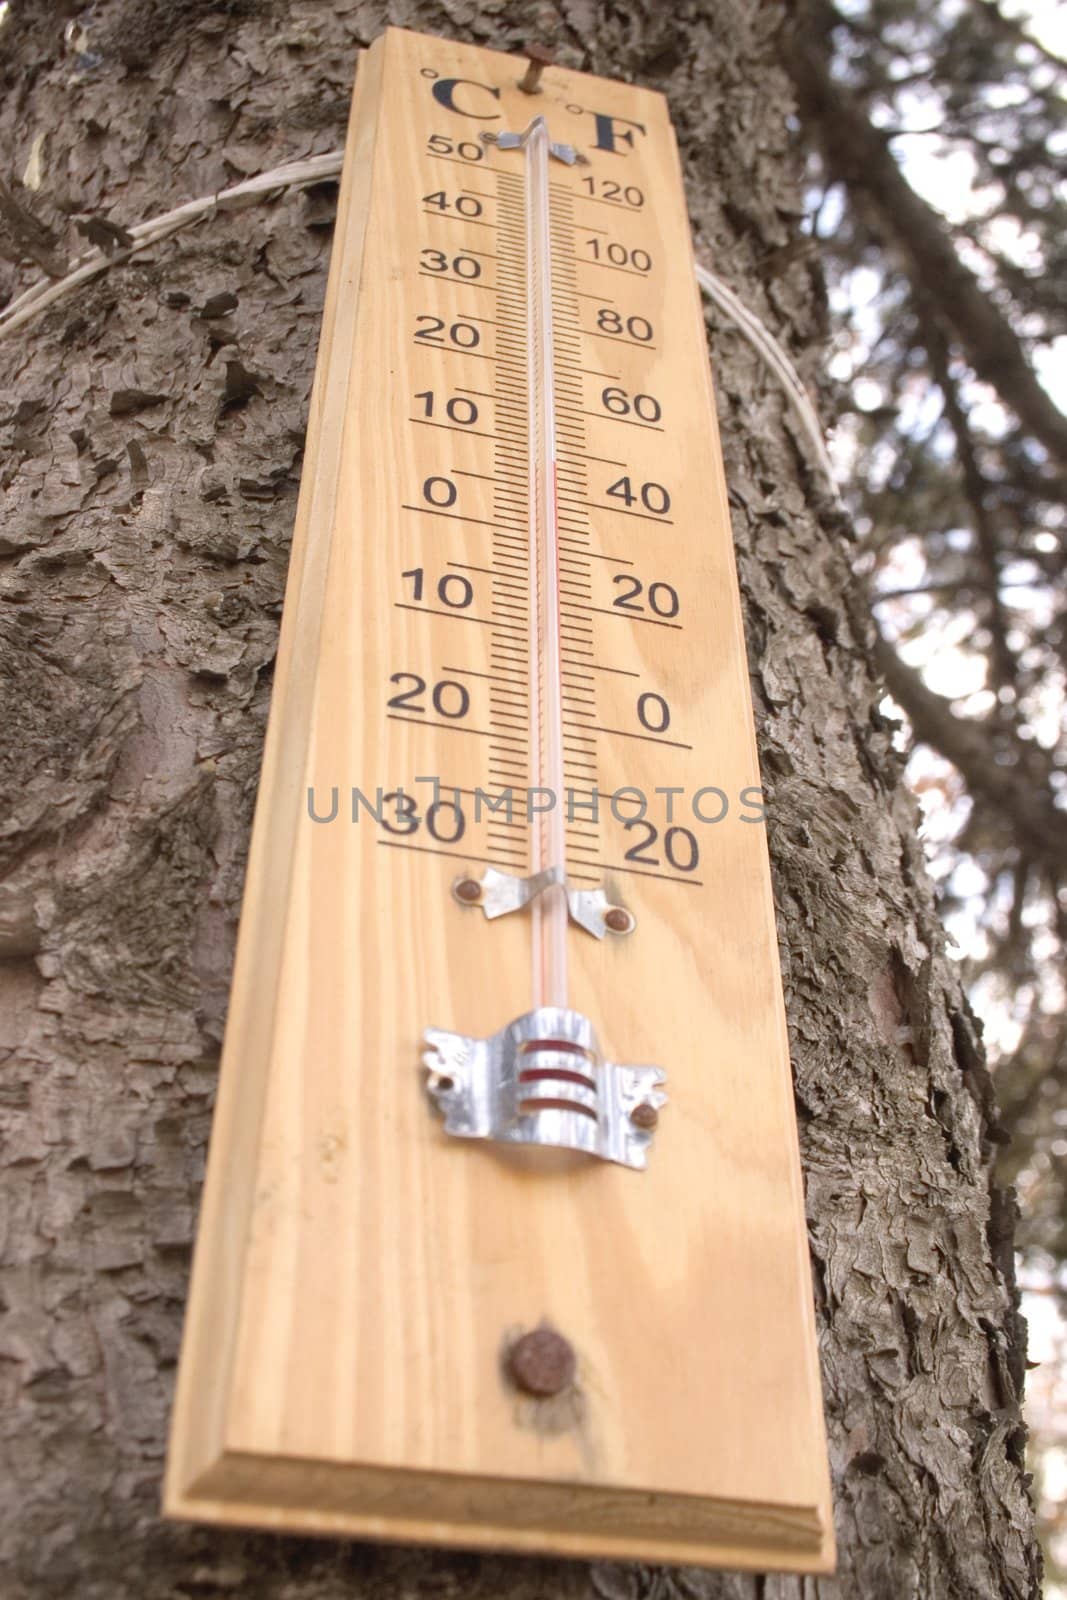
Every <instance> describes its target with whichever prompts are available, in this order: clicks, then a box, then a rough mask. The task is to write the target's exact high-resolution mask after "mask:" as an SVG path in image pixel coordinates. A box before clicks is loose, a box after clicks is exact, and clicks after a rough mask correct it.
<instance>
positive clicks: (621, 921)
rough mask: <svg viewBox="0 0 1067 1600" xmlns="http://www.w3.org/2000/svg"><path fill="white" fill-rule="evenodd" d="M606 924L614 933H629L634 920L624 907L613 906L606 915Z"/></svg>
mask: <svg viewBox="0 0 1067 1600" xmlns="http://www.w3.org/2000/svg"><path fill="white" fill-rule="evenodd" d="M604 924H605V926H606V927H608V928H610V929H611V931H612V933H629V932H630V929H631V928H632V927H633V925H634V919H633V917H632V916H631V915H630V913H629V912H628V911H627V910H626V909H625V907H624V906H612V908H611V910H610V911H608V912H606V913H605V915H604Z"/></svg>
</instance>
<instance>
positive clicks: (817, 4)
mask: <svg viewBox="0 0 1067 1600" xmlns="http://www.w3.org/2000/svg"><path fill="white" fill-rule="evenodd" d="M792 16H793V22H792V25H791V27H790V29H789V32H788V35H787V37H786V40H785V43H786V49H785V50H784V52H783V61H784V63H785V65H786V66H787V68H788V70H789V72H790V74H791V76H792V78H793V81H794V84H795V87H796V91H797V99H798V105H799V111H800V116H799V124H798V131H799V134H800V137H801V138H802V139H803V141H804V143H805V145H806V147H807V149H808V151H809V152H810V186H811V188H810V199H811V214H810V230H811V234H812V251H813V261H814V262H816V263H817V267H816V270H821V271H823V272H824V273H825V274H826V277H827V286H828V290H829V295H830V305H831V311H832V315H833V319H834V322H833V357H832V363H831V376H832V378H833V379H835V380H836V387H835V391H834V400H835V402H836V408H837V421H836V428H835V430H834V441H833V449H834V457H835V464H836V467H837V470H838V477H839V481H840V483H841V486H842V489H843V492H844V494H845V497H846V499H847V501H848V504H849V509H850V511H851V512H852V515H853V517H854V519H855V523H856V527H857V529H858V533H859V544H858V550H857V558H856V564H857V570H858V572H859V574H860V575H861V576H862V578H863V580H864V582H865V584H866V586H867V589H868V592H869V595H870V602H871V610H872V614H873V617H874V619H875V623H876V626H877V630H878V634H879V639H880V644H879V653H880V657H881V665H882V668H883V671H884V673H885V676H886V681H887V683H888V686H889V689H890V691H891V695H892V699H893V700H894V701H895V702H896V706H897V708H898V709H899V710H900V711H902V712H903V713H904V714H905V717H906V721H905V725H904V731H903V733H902V737H904V738H906V740H907V748H908V750H909V767H908V771H909V776H910V779H911V782H912V784H913V786H914V788H915V790H916V792H917V793H918V794H919V796H920V799H921V802H922V806H923V810H924V813H925V818H926V822H925V829H924V832H925V836H926V839H927V845H928V853H929V856H930V861H931V866H932V870H933V872H934V875H935V878H936V880H937V883H938V886H939V893H940V897H941V905H942V912H943V915H944V918H945V921H946V924H947V926H948V929H949V932H950V934H951V936H952V938H953V940H954V941H955V946H956V954H957V955H958V958H959V959H960V961H961V963H962V965H963V969H964V974H965V978H966V982H967V985H968V989H969V992H970V996H971V1000H972V1003H973V1005H974V1007H975V1009H976V1011H977V1012H978V1014H979V1016H980V1017H981V1018H982V1020H983V1023H984V1026H985V1037H986V1043H987V1048H988V1050H989V1054H990V1061H991V1065H992V1067H993V1069H994V1073H995V1078H996V1083H997V1090H998V1098H999V1103H1000V1108H1001V1120H1002V1123H1003V1136H1004V1140H1005V1143H1004V1145H1003V1147H1002V1154H1001V1158H1000V1166H1001V1171H1000V1178H1001V1181H1002V1182H1003V1183H1005V1184H1013V1185H1015V1186H1016V1188H1017V1190H1018V1195H1019V1201H1020V1206H1021V1216H1020V1221H1019V1228H1018V1239H1017V1243H1018V1249H1019V1254H1020V1281H1021V1283H1022V1286H1023V1290H1024V1297H1023V1298H1024V1310H1025V1311H1026V1312H1027V1314H1028V1317H1029V1320H1030V1324H1031V1357H1032V1359H1033V1358H1038V1360H1039V1364H1038V1365H1037V1366H1036V1367H1035V1368H1034V1370H1032V1371H1031V1374H1030V1383H1029V1389H1030V1400H1029V1403H1028V1420H1029V1423H1030V1427H1031V1432H1032V1470H1033V1471H1034V1474H1035V1479H1036V1484H1035V1492H1036V1493H1037V1495H1038V1499H1039V1508H1040V1513H1041V1518H1042V1523H1043V1535H1044V1544H1045V1551H1046V1562H1047V1567H1048V1580H1049V1593H1050V1594H1064V1595H1067V1404H1065V1402H1067V1367H1065V1365H1064V1362H1065V1360H1067V1163H1065V1161H1064V1156H1065V1155H1067V993H1065V972H1064V954H1065V947H1067V892H1065V879H1067V733H1065V716H1064V711H1065V704H1067V691H1065V668H1067V607H1065V585H1064V555H1065V543H1067V517H1065V511H1067V415H1065V413H1064V407H1065V405H1067V229H1065V224H1067V190H1065V188H1064V177H1065V168H1067V119H1065V116H1064V101H1065V96H1067V59H1065V57H1067V10H1065V8H1064V7H1063V6H1062V5H1055V4H1050V3H1041V0H1014V3H1013V0H925V3H924V0H840V3H839V4H837V5H836V6H835V5H832V4H826V3H824V0H799V3H798V4H796V5H794V7H793V8H792Z"/></svg>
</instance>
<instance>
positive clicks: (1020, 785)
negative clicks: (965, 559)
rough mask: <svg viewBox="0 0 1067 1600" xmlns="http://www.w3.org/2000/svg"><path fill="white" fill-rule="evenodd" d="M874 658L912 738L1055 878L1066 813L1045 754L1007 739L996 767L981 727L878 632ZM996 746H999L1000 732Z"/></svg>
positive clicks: (1063, 849)
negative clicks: (954, 773) (951, 770)
mask: <svg viewBox="0 0 1067 1600" xmlns="http://www.w3.org/2000/svg"><path fill="white" fill-rule="evenodd" d="M875 654H876V657H877V661H878V665H879V667H880V668H881V670H882V674H883V676H884V677H885V681H886V685H887V687H888V689H889V692H890V694H891V695H892V696H893V698H894V700H896V701H897V702H898V703H899V704H900V705H901V706H902V707H903V708H904V710H905V711H906V712H907V714H908V716H909V718H910V719H911V723H912V726H913V728H914V729H915V734H916V737H917V738H919V739H920V740H921V741H922V742H923V744H928V745H931V746H932V748H933V749H935V750H937V751H939V752H940V754H941V755H943V756H944V757H945V759H946V760H948V761H951V762H952V765H953V766H954V767H956V768H957V769H958V771H959V772H960V773H961V774H962V776H963V779H964V781H965V783H966V784H967V787H968V789H969V790H970V792H971V794H972V795H973V797H974V799H975V800H976V801H977V802H982V801H984V802H985V803H986V804H987V805H989V806H991V807H992V808H993V809H994V810H995V811H997V812H998V813H999V814H1000V816H1001V817H1002V818H1003V819H1004V821H1005V823H1006V824H1007V826H1008V827H1009V828H1010V829H1011V831H1012V832H1013V833H1014V834H1015V836H1016V837H1017V839H1018V840H1019V844H1020V848H1021V849H1022V850H1023V851H1024V852H1025V853H1026V855H1027V856H1028V858H1029V859H1030V860H1032V861H1035V862H1037V863H1039V864H1040V865H1041V866H1043V867H1044V868H1045V869H1046V871H1047V872H1048V873H1050V874H1051V876H1052V877H1053V880H1056V879H1058V878H1059V877H1061V876H1062V874H1063V869H1064V862H1065V861H1067V811H1061V810H1060V809H1059V808H1058V807H1057V806H1056V805H1055V803H1054V801H1053V797H1052V771H1051V763H1050V762H1049V760H1048V756H1047V753H1046V752H1045V751H1043V750H1042V749H1041V748H1040V747H1039V746H1038V745H1032V744H1024V743H1023V742H1022V741H1021V740H1019V739H1017V738H1015V737H1014V736H1008V738H1007V748H1008V749H1009V750H1010V753H1011V755H1012V757H1013V759H1012V761H1011V762H1010V764H1009V763H1004V764H1002V763H1001V762H999V761H998V760H997V759H996V755H997V751H996V750H995V749H994V741H993V740H992V739H991V738H990V737H989V735H988V732H987V730H986V729H985V728H983V726H982V724H981V723H978V722H975V721H974V720H973V719H971V718H968V717H959V716H957V715H956V713H955V711H954V709H953V706H952V702H951V700H946V699H945V697H944V695H940V694H935V693H934V691H933V690H932V689H928V688H927V687H926V684H925V683H924V682H923V681H922V678H921V677H920V676H919V674H918V673H917V672H916V671H915V669H914V668H913V667H909V666H908V665H907V664H906V662H904V661H902V660H901V659H900V656H899V655H898V654H897V652H896V650H895V649H894V648H893V646H892V645H891V644H890V643H889V641H888V640H887V639H884V638H883V637H882V636H881V634H879V635H878V637H877V640H876V645H875ZM997 744H998V745H999V746H1000V747H1001V748H1003V747H1004V745H1005V736H1004V735H1003V734H1000V736H999V738H998V740H997ZM1042 769H1043V770H1042Z"/></svg>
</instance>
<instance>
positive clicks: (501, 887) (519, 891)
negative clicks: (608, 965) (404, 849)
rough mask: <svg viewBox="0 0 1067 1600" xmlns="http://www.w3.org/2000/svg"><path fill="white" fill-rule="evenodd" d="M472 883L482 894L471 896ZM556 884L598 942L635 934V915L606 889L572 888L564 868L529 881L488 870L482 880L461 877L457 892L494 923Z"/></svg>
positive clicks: (548, 870)
mask: <svg viewBox="0 0 1067 1600" xmlns="http://www.w3.org/2000/svg"><path fill="white" fill-rule="evenodd" d="M468 884H471V885H475V886H476V887H477V889H478V891H479V892H478V893H477V894H475V893H474V890H473V889H471V890H470V891H469V893H468V892H467V885H468ZM554 884H561V885H562V886H563V889H564V892H565V893H566V896H567V910H568V911H569V913H570V917H571V921H572V922H576V923H577V924H578V926H579V927H580V928H584V929H585V931H586V933H591V934H592V935H593V937H594V939H603V938H604V937H605V935H606V934H608V933H609V932H610V933H630V932H632V930H633V928H634V926H635V920H634V916H633V913H632V912H629V911H627V910H626V909H625V908H624V907H622V906H617V905H615V904H613V902H612V901H611V900H609V899H608V897H607V895H606V894H605V892H604V890H603V889H572V888H569V887H568V885H567V879H566V877H565V875H564V872H563V868H562V867H548V868H546V870H545V871H544V872H534V873H531V874H530V876H529V877H528V878H517V877H514V876H513V875H512V874H511V873H510V872H498V871H497V869H496V868H495V867H486V869H485V871H484V872H483V873H482V876H481V877H480V878H470V877H466V876H464V877H460V878H457V879H456V882H455V883H454V884H453V892H454V893H455V895H456V898H457V899H458V900H459V902H460V904H461V905H469V906H481V908H482V910H483V911H484V912H485V914H486V916H487V917H488V918H489V920H490V921H493V920H494V918H496V917H506V916H507V915H508V913H509V912H511V911H521V910H522V908H523V906H527V905H529V903H530V901H531V900H535V899H536V898H537V896H538V895H539V894H544V892H545V890H546V889H551V888H552V887H553V885H554ZM609 916H610V920H609Z"/></svg>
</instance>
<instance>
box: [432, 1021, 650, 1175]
mask: <svg viewBox="0 0 1067 1600" xmlns="http://www.w3.org/2000/svg"><path fill="white" fill-rule="evenodd" d="M425 1039H426V1045H427V1049H426V1052H425V1054H424V1055H423V1058H422V1061H423V1065H424V1067H425V1068H426V1069H427V1071H428V1073H429V1079H428V1083H427V1087H428V1089H429V1093H430V1096H431V1098H432V1100H433V1101H434V1103H435V1105H436V1106H437V1108H438V1109H439V1110H440V1111H441V1112H443V1114H444V1119H445V1132H446V1133H451V1134H455V1135H456V1136H457V1137H458V1138H461V1139H494V1140H497V1141H499V1142H501V1143H504V1144H524V1145H550V1146H555V1147H556V1148H561V1149H564V1150H580V1151H584V1152H585V1153H586V1154H588V1155H592V1156H599V1157H600V1158H601V1159H602V1160H604V1161H615V1162H618V1163H619V1164H620V1165H621V1166H624V1167H633V1168H636V1169H638V1170H641V1169H643V1168H644V1167H645V1165H646V1152H647V1150H648V1146H649V1144H650V1143H651V1141H652V1131H653V1129H654V1127H655V1125H656V1122H657V1120H658V1117H659V1111H660V1108H661V1107H662V1106H664V1105H666V1103H667V1096H666V1095H665V1094H664V1093H663V1091H662V1090H661V1088H660V1087H659V1086H660V1084H662V1083H664V1082H665V1074H664V1072H663V1071H662V1069H661V1068H659V1067H651V1066H621V1065H619V1064H618V1063H617V1062H614V1061H606V1060H605V1059H604V1057H603V1055H602V1054H601V1051H600V1045H599V1043H598V1041H597V1036H596V1032H595V1030H594V1028H593V1025H592V1023H591V1022H590V1021H589V1019H588V1018H587V1017H585V1016H583V1015H582V1013H581V1012H580V1011H569V1010H563V1009H561V1008H559V1007H556V1006H540V1007H538V1008H537V1010H535V1011H528V1012H527V1013H526V1014H525V1016H522V1017H518V1018H516V1020H515V1021H514V1022H509V1023H508V1025H507V1027H506V1028H501V1030H500V1032H499V1033H494V1034H493V1035H492V1036H491V1037H490V1038H488V1039H475V1038H472V1037H470V1036H469V1035H467V1034H463V1033H447V1032H445V1031H444V1030H443V1029H440V1028H427V1030H426V1034H425Z"/></svg>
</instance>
